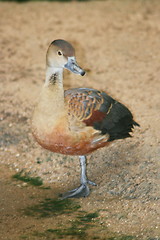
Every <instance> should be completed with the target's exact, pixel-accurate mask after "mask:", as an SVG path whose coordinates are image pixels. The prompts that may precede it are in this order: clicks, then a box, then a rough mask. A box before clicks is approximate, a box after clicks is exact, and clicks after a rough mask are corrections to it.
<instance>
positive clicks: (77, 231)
mask: <svg viewBox="0 0 160 240" xmlns="http://www.w3.org/2000/svg"><path fill="white" fill-rule="evenodd" d="M81 214H82V213H81ZM97 217H98V213H97V212H95V213H89V214H85V215H83V216H78V217H77V219H78V220H77V219H75V220H74V221H72V224H71V226H70V227H69V228H63V229H61V228H57V229H48V230H46V233H47V232H48V233H50V234H51V233H52V234H54V235H56V236H57V237H65V236H72V237H73V236H74V237H76V239H87V232H86V231H87V230H88V229H89V228H90V227H94V226H95V225H94V223H93V224H91V222H93V220H94V219H95V218H97ZM88 223H90V224H88Z"/></svg>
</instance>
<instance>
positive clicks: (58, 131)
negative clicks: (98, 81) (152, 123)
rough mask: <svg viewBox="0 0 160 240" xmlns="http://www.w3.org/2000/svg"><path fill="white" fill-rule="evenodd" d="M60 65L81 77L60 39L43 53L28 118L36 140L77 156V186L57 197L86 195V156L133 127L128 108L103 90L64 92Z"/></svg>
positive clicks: (67, 45)
mask: <svg viewBox="0 0 160 240" xmlns="http://www.w3.org/2000/svg"><path fill="white" fill-rule="evenodd" d="M63 69H68V70H69V71H71V72H73V73H75V74H80V75H82V76H83V75H85V71H84V70H83V69H82V68H81V67H79V66H78V64H77V62H76V58H75V50H74V48H73V46H72V45H71V44H70V43H68V42H67V41H65V40H61V39H58V40H55V41H53V42H52V43H51V44H50V46H49V48H48V51H47V56H46V79H45V84H44V86H43V88H42V91H41V95H40V99H39V102H38V105H37V107H36V108H35V110H34V114H33V119H32V129H33V135H34V137H35V139H36V140H37V142H38V143H39V144H40V145H41V146H42V147H43V148H45V149H48V150H50V151H52V152H56V153H61V154H67V155H78V156H79V159H80V165H81V185H80V187H78V188H76V189H74V190H71V191H69V192H67V193H65V194H64V195H63V196H62V197H63V198H72V197H86V196H88V195H89V192H90V190H89V187H88V184H91V185H96V184H95V183H94V182H91V181H89V180H88V179H87V177H86V155H87V154H89V153H91V152H93V151H94V150H96V149H98V148H101V147H104V146H107V145H108V144H109V142H111V141H113V140H116V139H123V138H127V137H130V136H131V135H130V132H132V128H133V127H134V126H136V125H137V126H139V124H138V123H136V122H135V121H134V120H133V116H132V114H131V112H130V111H129V110H128V109H127V107H125V106H124V105H123V104H121V103H119V102H118V101H116V100H114V99H113V98H112V97H110V96H108V95H107V93H105V92H102V91H98V90H95V89H91V88H73V89H69V90H66V91H64V89H63Z"/></svg>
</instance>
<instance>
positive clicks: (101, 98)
mask: <svg viewBox="0 0 160 240" xmlns="http://www.w3.org/2000/svg"><path fill="white" fill-rule="evenodd" d="M65 102H66V103H67V105H68V114H69V115H70V116H71V117H72V118H76V119H78V120H79V121H81V122H83V123H85V124H86V126H92V127H93V128H94V129H96V130H100V131H101V134H102V135H105V134H109V139H108V141H113V140H115V139H121V138H126V137H130V136H131V135H130V132H132V128H133V127H134V125H137V126H139V124H137V123H136V122H135V121H134V120H133V116H132V114H131V112H130V111H129V110H128V108H127V107H125V106H124V105H123V104H121V103H119V102H117V101H116V100H114V99H113V98H111V97H110V96H108V95H107V94H106V93H105V92H101V91H98V90H95V89H90V88H74V89H70V90H66V91H65Z"/></svg>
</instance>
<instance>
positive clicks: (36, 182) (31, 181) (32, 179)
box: [12, 171, 43, 186]
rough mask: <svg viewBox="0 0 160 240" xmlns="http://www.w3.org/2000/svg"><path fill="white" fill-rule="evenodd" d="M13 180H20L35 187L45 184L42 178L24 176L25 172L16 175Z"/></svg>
mask: <svg viewBox="0 0 160 240" xmlns="http://www.w3.org/2000/svg"><path fill="white" fill-rule="evenodd" d="M12 178H14V179H16V180H20V181H22V182H26V183H29V184H31V185H33V186H41V185H42V184H43V181H42V179H41V178H40V177H31V176H30V175H29V174H27V173H25V174H23V171H21V172H19V173H16V174H14V175H13V176H12Z"/></svg>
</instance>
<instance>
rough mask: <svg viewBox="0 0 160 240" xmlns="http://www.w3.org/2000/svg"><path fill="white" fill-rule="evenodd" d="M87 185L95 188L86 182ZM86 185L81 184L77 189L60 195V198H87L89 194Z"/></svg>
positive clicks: (92, 183)
mask: <svg viewBox="0 0 160 240" xmlns="http://www.w3.org/2000/svg"><path fill="white" fill-rule="evenodd" d="M87 183H88V184H91V185H92V186H96V183H94V182H91V181H89V180H88V181H87ZM87 183H82V184H81V185H80V186H79V187H78V188H75V189H73V190H71V191H69V192H66V193H64V194H62V196H61V198H62V199H65V198H80V197H87V196H88V195H89V193H90V189H89V187H88V184H87Z"/></svg>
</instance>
